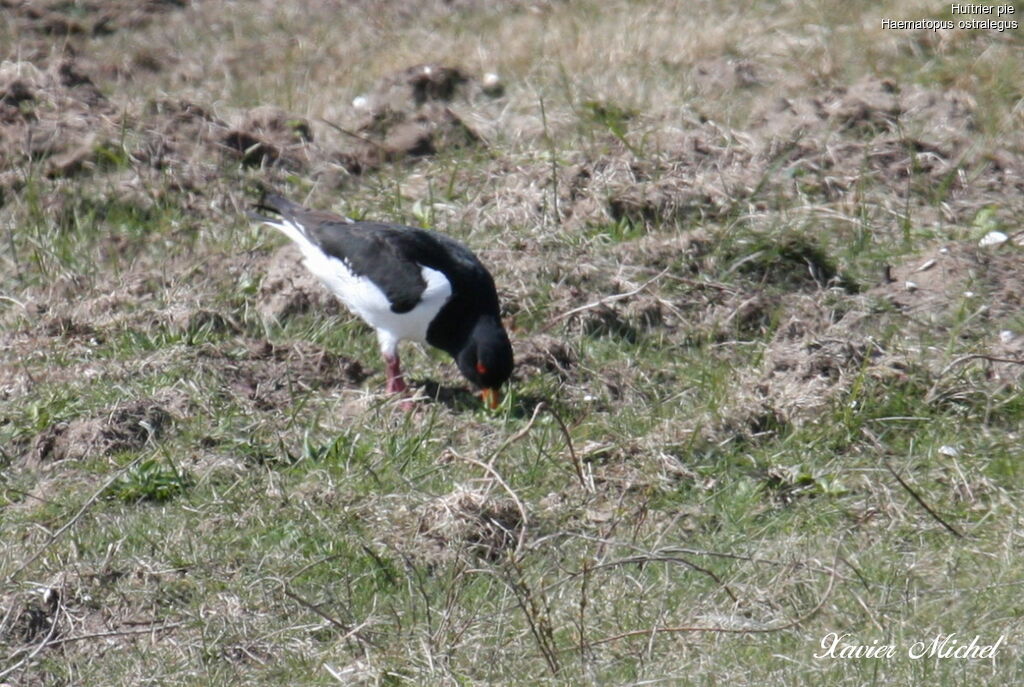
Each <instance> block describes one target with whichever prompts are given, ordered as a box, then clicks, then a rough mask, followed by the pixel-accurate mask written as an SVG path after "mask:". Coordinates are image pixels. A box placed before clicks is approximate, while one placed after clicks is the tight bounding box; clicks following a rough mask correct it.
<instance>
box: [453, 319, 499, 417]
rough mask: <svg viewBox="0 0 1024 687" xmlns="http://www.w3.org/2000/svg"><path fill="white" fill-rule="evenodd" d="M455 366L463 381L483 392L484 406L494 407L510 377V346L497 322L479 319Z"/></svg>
mask: <svg viewBox="0 0 1024 687" xmlns="http://www.w3.org/2000/svg"><path fill="white" fill-rule="evenodd" d="M455 362H456V364H457V365H458V366H459V371H460V372H462V374H463V376H465V378H466V379H468V380H469V381H471V382H473V384H475V385H477V386H478V387H480V388H481V389H483V398H484V402H485V403H486V404H487V405H488V406H489V407H491V408H492V409H493V408H495V407H497V405H498V403H499V402H500V401H501V394H500V392H499V389H500V387H501V385H502V384H504V383H505V382H507V381H508V378H509V377H511V376H512V366H513V359H512V344H511V343H510V342H509V340H508V334H507V333H506V332H505V328H504V327H502V326H501V322H500V321H499V320H498V318H496V317H482V318H480V320H479V321H478V322H477V323H476V326H475V327H473V330H472V331H471V332H470V334H469V338H468V339H467V340H466V343H465V345H464V346H463V347H462V349H461V350H460V351H459V353H458V355H457V356H455Z"/></svg>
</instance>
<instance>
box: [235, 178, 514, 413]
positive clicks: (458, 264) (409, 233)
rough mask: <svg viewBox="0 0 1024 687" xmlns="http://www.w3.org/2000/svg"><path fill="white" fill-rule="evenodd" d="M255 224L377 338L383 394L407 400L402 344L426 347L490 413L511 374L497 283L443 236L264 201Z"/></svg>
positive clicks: (269, 198) (266, 198)
mask: <svg viewBox="0 0 1024 687" xmlns="http://www.w3.org/2000/svg"><path fill="white" fill-rule="evenodd" d="M256 209H257V210H262V211H270V212H273V213H274V214H276V215H278V217H277V218H275V217H267V216H264V215H261V214H258V213H256V212H250V213H249V216H250V218H251V219H253V220H254V221H257V222H261V223H263V224H268V225H270V226H272V227H274V228H275V229H277V230H279V231H280V232H281V233H283V234H284V235H285V236H287V237H288V238H289V239H291V240H292V241H294V242H295V243H296V244H297V245H298V247H299V249H300V250H301V251H302V255H303V257H304V258H305V260H304V263H305V265H306V267H307V268H308V269H309V271H310V272H312V273H313V274H314V275H316V276H317V277H318V278H319V279H320V280H321V281H322V282H323V283H324V285H325V286H326V287H327V288H328V289H329V290H330V291H331V292H332V293H333V294H334V295H335V296H337V297H338V298H339V299H340V300H341V302H342V303H344V304H345V305H346V306H347V307H348V309H349V310H351V311H352V312H354V313H355V314H356V315H359V316H360V317H361V318H363V320H365V321H366V322H367V323H369V324H370V326H372V327H373V328H374V329H376V330H377V340H378V341H379V342H380V350H381V353H383V355H384V362H385V366H386V370H387V390H388V391H389V392H393V393H400V392H403V391H405V390H406V389H407V388H408V387H407V386H406V383H405V379H404V378H403V377H402V369H401V365H400V362H399V358H398V343H399V342H400V341H406V340H408V341H418V342H424V341H425V342H427V343H429V344H431V345H432V346H436V347H437V348H440V349H441V350H442V351H445V352H447V353H448V354H449V355H451V356H452V358H454V359H455V362H456V364H457V365H458V367H459V371H460V372H462V374H463V375H464V376H465V377H466V379H468V380H469V381H470V382H472V383H473V384H475V385H476V386H478V387H480V388H481V389H482V397H483V400H484V402H485V403H486V405H487V406H488V407H490V408H492V409H493V408H496V407H497V405H498V403H499V402H500V401H501V394H500V391H499V390H500V387H501V385H502V384H503V383H504V382H505V381H507V380H508V378H509V376H510V375H511V374H512V345H511V344H510V343H509V339H508V334H507V333H506V332H505V328H504V327H503V326H502V324H501V318H500V316H499V305H498V294H497V291H496V290H495V288H494V279H493V278H492V277H491V275H490V273H489V272H488V271H487V269H486V268H485V267H484V266H483V264H481V263H480V260H479V259H477V257H476V256H475V255H474V254H473V253H472V252H471V251H470V250H469V249H468V248H466V247H465V246H463V245H462V244H461V243H459V242H458V241H456V240H455V239H452V238H449V237H448V236H445V235H443V234H439V233H437V232H435V231H429V230H427V229H418V228H415V227H407V226H402V225H397V224H382V223H377V222H356V221H354V220H352V219H349V218H347V217H342V216H340V215H335V214H332V213H329V212H320V211H316V210H309V209H307V208H304V207H302V206H301V205H297V204H296V203H293V202H291V201H290V200H288V199H286V198H283V197H282V196H279V195H273V194H268V195H265V196H264V197H263V200H262V201H261V202H260V204H259V205H257V206H256Z"/></svg>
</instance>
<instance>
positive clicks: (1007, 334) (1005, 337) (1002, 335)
mask: <svg viewBox="0 0 1024 687" xmlns="http://www.w3.org/2000/svg"><path fill="white" fill-rule="evenodd" d="M1016 338H1017V335H1016V334H1014V333H1013V332H1011V331H1010V330H1009V329H1004V330H1003V331H1001V332H999V340H1000V341H1002V342H1003V343H1004V344H1008V343H1010V342H1011V341H1013V340H1014V339H1016Z"/></svg>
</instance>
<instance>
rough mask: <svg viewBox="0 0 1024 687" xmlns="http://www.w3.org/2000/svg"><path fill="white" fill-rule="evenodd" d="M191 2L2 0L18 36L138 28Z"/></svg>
mask: <svg viewBox="0 0 1024 687" xmlns="http://www.w3.org/2000/svg"><path fill="white" fill-rule="evenodd" d="M188 4H189V0H144V1H143V2H136V1H134V0H91V1H89V0H87V1H85V2H82V1H81V0H78V1H76V2H74V3H68V2H66V1H65V0H33V1H32V2H23V1H19V0H0V8H3V11H4V13H5V14H8V13H9V16H10V17H11V20H12V21H13V22H14V25H15V27H17V30H18V32H19V33H26V32H31V33H36V34H40V35H44V36H51V37H52V36H77V35H85V36H96V35H103V34H110V33H114V32H115V31H120V30H122V29H137V28H140V27H142V26H145V25H146V24H148V23H150V22H151V21H153V20H154V19H155V18H156V17H158V16H160V15H162V14H166V13H167V12H172V11H174V10H176V9H183V8H185V7H187V6H188Z"/></svg>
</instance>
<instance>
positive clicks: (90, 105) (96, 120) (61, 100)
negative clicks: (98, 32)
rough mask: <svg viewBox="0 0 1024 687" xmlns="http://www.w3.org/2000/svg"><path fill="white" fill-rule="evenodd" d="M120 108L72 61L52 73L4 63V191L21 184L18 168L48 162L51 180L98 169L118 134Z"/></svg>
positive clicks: (0, 117) (0, 67) (0, 177)
mask: <svg viewBox="0 0 1024 687" xmlns="http://www.w3.org/2000/svg"><path fill="white" fill-rule="evenodd" d="M113 119H114V109H113V107H112V106H111V104H110V103H109V102H108V101H107V99H106V98H105V97H104V96H103V94H102V93H100V91H99V89H97V88H96V86H95V84H93V82H92V80H91V79H90V78H89V77H88V76H86V75H85V74H83V73H82V72H81V71H79V69H78V67H77V65H76V63H75V62H74V60H72V59H62V60H59V61H57V62H55V63H54V64H53V65H51V66H50V67H49V68H48V69H40V68H39V67H37V66H36V65H34V64H32V63H30V62H3V63H2V64H0V155H2V157H4V158H6V159H7V160H8V164H7V165H6V166H5V167H4V168H3V169H0V187H2V186H12V185H17V176H16V175H14V171H13V170H12V167H13V166H14V165H17V164H19V163H25V162H27V161H29V160H32V161H45V174H46V176H48V177H51V178H53V177H63V176H70V175H73V174H77V173H79V172H81V171H83V170H84V169H87V168H92V167H95V166H96V165H97V164H98V163H99V162H100V160H101V157H102V152H103V150H104V149H105V148H106V147H108V146H109V145H110V144H109V143H108V139H109V138H110V137H111V136H112V135H113V132H114V130H115V129H114V122H113Z"/></svg>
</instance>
